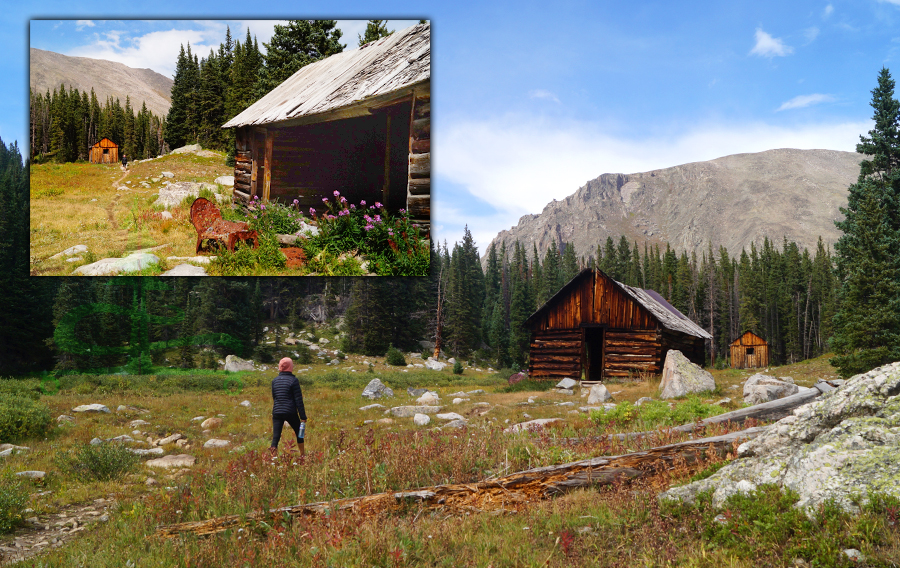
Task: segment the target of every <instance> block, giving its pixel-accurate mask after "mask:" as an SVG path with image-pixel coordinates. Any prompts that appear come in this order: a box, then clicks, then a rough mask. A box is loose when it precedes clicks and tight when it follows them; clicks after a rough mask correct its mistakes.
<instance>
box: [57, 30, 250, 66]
mask: <svg viewBox="0 0 900 568" xmlns="http://www.w3.org/2000/svg"><path fill="white" fill-rule="evenodd" d="M195 24H196V26H195V29H189V30H178V29H170V30H164V31H155V32H149V33H146V34H143V35H137V36H132V35H131V34H129V33H128V32H124V31H121V30H111V31H109V32H104V33H103V34H102V35H100V34H94V39H93V41H92V42H91V43H89V44H87V45H83V46H80V47H76V48H74V49H70V50H69V51H68V52H67V53H66V55H72V56H78V57H91V58H94V59H106V60H109V61H117V62H119V63H124V64H125V65H128V66H129V67H134V68H136V69H142V68H149V69H153V70H154V71H156V72H157V73H161V74H163V75H167V76H169V77H173V76H174V75H175V64H176V63H177V61H178V53H179V51H180V49H181V46H184V47H187V45H188V43H190V45H191V53H192V54H195V55H197V57H198V58H203V57H206V56H207V55H209V50H210V49H215V50H218V48H219V44H220V43H221V42H222V41H223V40H224V39H225V25H224V24H222V23H221V22H195ZM242 39H243V38H242Z"/></svg>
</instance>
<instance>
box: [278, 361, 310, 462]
mask: <svg viewBox="0 0 900 568" xmlns="http://www.w3.org/2000/svg"><path fill="white" fill-rule="evenodd" d="M293 371H294V362H293V361H292V360H291V358H290V357H285V358H284V359H282V360H281V361H279V362H278V376H277V377H275V378H274V379H272V401H273V405H272V447H271V448H269V451H271V452H272V453H273V454H274V453H275V452H277V451H278V442H279V440H281V430H282V429H283V428H284V423H285V422H287V423H288V424H289V425H290V426H291V428H292V429H293V430H294V434H296V435H297V451H299V452H300V454H303V453H305V450H304V448H303V439H304V437H305V433H306V409H305V408H304V407H303V393H302V392H301V391H300V381H298V380H297V377H295V376H294V372H293Z"/></svg>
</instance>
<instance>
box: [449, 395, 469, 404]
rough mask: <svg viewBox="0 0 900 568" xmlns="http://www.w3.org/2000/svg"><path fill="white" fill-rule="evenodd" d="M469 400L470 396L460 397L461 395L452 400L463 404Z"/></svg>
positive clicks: (454, 402)
mask: <svg viewBox="0 0 900 568" xmlns="http://www.w3.org/2000/svg"><path fill="white" fill-rule="evenodd" d="M467 400H469V399H468V398H459V397H457V398H454V399H453V400H452V401H451V402H452V403H453V404H461V403H463V402H466V401H467Z"/></svg>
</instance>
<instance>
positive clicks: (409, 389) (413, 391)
mask: <svg viewBox="0 0 900 568" xmlns="http://www.w3.org/2000/svg"><path fill="white" fill-rule="evenodd" d="M406 392H407V394H409V396H411V397H413V398H418V397H420V396H422V395H423V394H425V393H426V392H428V389H414V388H412V387H406Z"/></svg>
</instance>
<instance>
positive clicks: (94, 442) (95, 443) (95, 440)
mask: <svg viewBox="0 0 900 568" xmlns="http://www.w3.org/2000/svg"><path fill="white" fill-rule="evenodd" d="M89 443H90V444H91V445H92V446H99V445H100V444H102V443H103V440H101V439H100V438H91V441H90V442H89Z"/></svg>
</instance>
